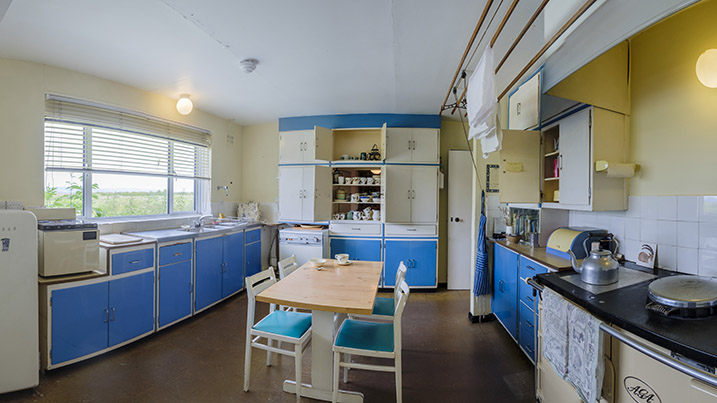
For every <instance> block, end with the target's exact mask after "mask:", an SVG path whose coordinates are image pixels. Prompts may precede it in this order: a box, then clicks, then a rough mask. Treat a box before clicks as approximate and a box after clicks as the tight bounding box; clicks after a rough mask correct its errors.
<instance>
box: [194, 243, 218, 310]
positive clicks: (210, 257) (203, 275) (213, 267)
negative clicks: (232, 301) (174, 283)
mask: <svg viewBox="0 0 717 403" xmlns="http://www.w3.org/2000/svg"><path fill="white" fill-rule="evenodd" d="M194 245H195V246H194V248H195V253H194V256H195V259H196V266H195V269H196V279H195V282H194V310H195V312H196V311H199V310H201V309H204V308H206V307H208V306H209V305H212V304H213V303H215V302H217V301H219V300H220V299H222V277H223V273H224V256H223V239H222V237H216V238H209V239H202V240H197V241H196V242H195V244H194Z"/></svg>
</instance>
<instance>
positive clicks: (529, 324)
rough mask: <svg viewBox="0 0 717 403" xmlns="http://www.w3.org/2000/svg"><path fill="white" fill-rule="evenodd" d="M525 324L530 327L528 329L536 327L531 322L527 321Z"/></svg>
mask: <svg viewBox="0 0 717 403" xmlns="http://www.w3.org/2000/svg"><path fill="white" fill-rule="evenodd" d="M525 324H526V325H528V327H535V326H534V325H533V324H532V323H530V321H529V320H526V321H525Z"/></svg>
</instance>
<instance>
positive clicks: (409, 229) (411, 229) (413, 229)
mask: <svg viewBox="0 0 717 403" xmlns="http://www.w3.org/2000/svg"><path fill="white" fill-rule="evenodd" d="M406 231H416V229H415V228H406Z"/></svg>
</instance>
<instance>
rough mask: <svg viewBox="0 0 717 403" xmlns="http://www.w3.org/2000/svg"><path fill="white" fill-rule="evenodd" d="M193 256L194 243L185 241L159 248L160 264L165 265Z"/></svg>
mask: <svg viewBox="0 0 717 403" xmlns="http://www.w3.org/2000/svg"><path fill="white" fill-rule="evenodd" d="M191 258H192V243H191V242H185V243H180V244H176V245H168V246H161V247H160V248H159V265H160V266H164V265H168V264H172V263H177V262H181V261H183V260H188V259H191Z"/></svg>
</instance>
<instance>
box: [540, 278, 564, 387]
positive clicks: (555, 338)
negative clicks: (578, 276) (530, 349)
mask: <svg viewBox="0 0 717 403" xmlns="http://www.w3.org/2000/svg"><path fill="white" fill-rule="evenodd" d="M542 298H543V311H542V312H541V316H540V320H541V321H542V322H543V325H542V326H543V346H542V349H543V356H544V357H545V358H546V359H547V360H548V362H549V363H550V365H552V366H553V368H554V369H555V372H556V373H557V374H558V375H560V376H561V377H562V378H565V376H566V375H567V373H568V308H569V306H570V304H569V303H568V301H566V300H565V299H563V298H562V297H560V296H559V295H558V294H556V293H555V292H554V291H552V290H551V289H549V288H547V287H546V288H545V289H544V291H543V295H542Z"/></svg>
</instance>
